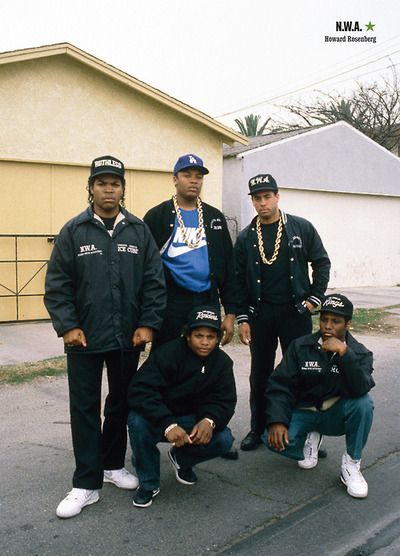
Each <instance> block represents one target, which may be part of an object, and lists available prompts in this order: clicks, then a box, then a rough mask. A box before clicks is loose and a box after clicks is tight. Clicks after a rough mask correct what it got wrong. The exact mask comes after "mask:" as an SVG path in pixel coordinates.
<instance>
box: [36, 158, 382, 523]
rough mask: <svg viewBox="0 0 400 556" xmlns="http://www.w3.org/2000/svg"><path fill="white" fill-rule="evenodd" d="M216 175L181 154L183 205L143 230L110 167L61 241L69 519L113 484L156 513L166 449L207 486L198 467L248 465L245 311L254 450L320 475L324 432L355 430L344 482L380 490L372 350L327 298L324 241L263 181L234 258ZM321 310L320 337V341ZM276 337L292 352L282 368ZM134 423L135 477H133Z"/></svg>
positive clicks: (56, 270)
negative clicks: (229, 462)
mask: <svg viewBox="0 0 400 556" xmlns="http://www.w3.org/2000/svg"><path fill="white" fill-rule="evenodd" d="M208 172H209V171H208V169H207V168H206V167H205V166H204V164H203V161H202V159H201V158H200V157H198V156H196V155H193V154H188V155H183V156H181V157H180V158H179V159H178V160H177V162H176V164H175V167H174V170H173V182H174V186H175V193H174V195H173V196H172V199H170V200H168V201H165V202H163V203H161V204H160V205H158V206H156V207H154V208H152V209H151V210H149V211H148V213H147V214H146V215H145V216H144V219H143V221H142V220H140V219H138V218H136V217H135V216H134V215H132V214H130V213H129V212H128V211H127V210H126V209H125V208H124V194H125V169H124V165H123V163H122V162H121V161H119V160H118V159H116V158H115V157H112V156H109V155H106V156H102V157H98V158H96V159H95V160H94V161H93V162H92V165H91V171H90V176H89V180H88V201H89V207H88V208H87V209H86V210H85V211H84V212H83V213H81V214H80V215H78V216H76V217H75V218H73V219H72V220H70V221H69V222H67V223H66V224H65V226H64V227H63V228H62V230H61V231H60V234H59V236H58V237H57V240H56V243H55V247H54V249H53V253H52V256H51V259H50V261H49V265H48V271H47V276H46V288H45V304H46V307H47V309H48V311H49V313H50V315H51V318H52V321H53V325H54V328H55V330H56V332H57V334H58V335H59V336H61V337H63V340H64V345H65V351H66V353H67V366H68V384H69V395H70V414H71V430H72V441H73V450H74V455H75V462H76V469H75V472H74V475H73V481H72V483H73V488H72V490H71V491H70V492H69V493H68V494H67V496H66V497H65V498H64V499H63V500H62V501H61V503H60V504H59V505H58V507H57V510H56V513H57V515H58V516H59V517H61V518H68V517H72V516H74V515H77V514H78V513H80V511H81V510H82V509H83V508H84V507H85V506H87V505H89V504H92V503H95V502H97V500H98V499H99V490H100V489H101V488H102V484H103V482H109V483H113V484H115V485H116V486H117V487H120V488H125V489H130V490H134V489H136V492H135V494H134V499H133V504H134V505H135V506H137V507H147V506H149V505H150V504H151V503H152V501H153V498H154V496H156V495H157V494H158V493H159V491H160V484H159V480H160V452H159V450H158V448H157V443H158V442H160V441H162V440H164V441H166V442H169V443H170V444H171V448H170V450H169V452H168V458H169V461H170V463H171V465H172V467H173V469H174V472H175V475H176V479H177V481H178V482H180V483H182V484H186V485H193V484H195V483H196V481H197V477H196V475H195V473H194V471H193V467H194V466H195V465H196V464H197V463H200V462H202V461H205V460H208V459H211V458H214V457H218V456H225V457H231V458H232V459H233V458H235V457H236V453H235V451H234V450H232V444H233V437H232V434H231V432H230V430H229V428H228V427H227V425H228V423H229V420H230V419H231V417H232V415H233V413H234V409H235V404H236V390H235V381H234V376H233V362H232V360H231V359H230V357H229V356H228V355H227V354H226V353H224V352H223V351H222V350H221V349H220V347H219V346H220V344H221V345H224V344H227V343H228V342H229V341H230V340H231V339H232V337H233V332H234V321H235V317H236V319H237V323H238V326H239V336H240V340H241V341H242V342H243V343H244V344H246V345H249V346H250V350H251V371H250V409H251V425H250V432H249V433H248V434H247V435H246V437H245V438H244V439H243V440H242V443H241V448H242V450H253V449H255V448H256V447H257V446H258V445H259V444H261V442H262V441H263V440H264V441H265V442H266V443H267V444H268V445H269V447H270V448H271V449H273V450H274V451H276V452H278V453H282V454H283V455H287V456H288V457H291V458H294V459H297V460H298V462H299V465H300V466H301V467H303V468H306V469H308V468H311V467H314V466H315V465H316V464H317V462H318V449H319V446H320V443H321V440H322V436H321V435H322V434H326V435H339V434H345V435H346V447H347V451H346V453H345V454H344V456H343V460H342V481H343V482H344V483H345V484H346V486H347V490H348V492H349V494H351V495H352V496H356V497H365V496H366V495H367V491H368V487H367V485H366V482H365V480H364V478H363V477H362V475H361V472H360V459H361V450H362V448H363V447H364V445H365V443H366V441H367V437H368V433H369V429H370V427H371V424H372V410H373V408H372V402H371V400H370V398H369V396H368V391H369V389H370V388H371V387H372V386H373V384H374V383H373V380H372V377H371V373H372V355H371V353H370V352H369V351H368V350H366V348H364V347H363V346H362V345H361V344H359V343H358V342H356V340H355V339H354V338H353V337H352V336H351V335H350V334H349V332H348V327H349V322H350V320H351V316H352V306H351V303H350V302H349V301H348V300H347V299H346V298H345V297H344V296H340V295H337V296H330V297H328V298H326V299H325V298H324V293H325V290H326V287H327V284H328V280H329V269H330V261H329V258H328V255H327V253H326V251H325V249H324V247H323V244H322V242H321V239H320V237H319V235H318V233H317V232H316V230H315V228H314V227H313V226H312V224H311V223H310V222H308V221H307V220H304V219H302V218H299V217H296V216H291V215H286V214H285V213H284V212H283V211H282V210H280V209H279V207H278V203H279V193H278V187H277V184H276V181H275V180H274V178H273V177H272V176H271V175H269V174H261V175H258V176H255V177H254V178H251V179H250V181H249V190H250V191H249V195H250V196H251V199H252V202H253V205H254V208H255V210H256V212H257V215H256V217H255V218H254V219H253V221H252V222H251V223H250V225H249V226H248V227H247V228H245V229H244V230H243V231H242V232H241V233H240V234H239V237H238V239H237V242H236V244H235V248H233V246H232V242H231V239H230V235H229V231H228V227H227V223H226V220H225V218H224V216H223V214H222V213H221V212H220V211H219V210H217V209H216V208H214V207H212V206H210V205H208V204H206V203H204V202H202V200H201V198H200V193H201V189H202V184H203V179H204V175H206V174H208ZM309 264H311V267H312V272H313V274H312V281H310V279H309V274H308V267H309ZM321 304H322V309H321V311H322V312H321V317H320V328H321V331H320V332H319V333H317V334H315V335H310V333H311V330H312V324H311V312H312V311H313V310H314V309H315V308H317V307H318V306H320V305H321ZM220 305H222V307H223V310H224V318H223V320H222V322H221V320H220V314H219V310H220ZM297 338H300V339H299V340H297ZM278 340H279V342H280V345H281V348H282V353H283V355H284V358H283V361H282V363H281V364H280V365H279V366H278V367H277V369H276V370H275V372H272V371H273V369H274V362H275V353H276V349H277V345H278ZM294 340H295V341H294ZM149 342H151V343H152V348H151V353H150V357H149V358H148V359H147V360H146V362H145V363H144V364H143V365H142V366H141V367H140V369H139V371H137V368H138V364H139V356H140V352H141V351H142V350H143V349H144V347H145V345H146V344H147V343H149ZM104 364H105V366H106V368H107V378H108V394H107V397H106V400H105V405H104V421H103V423H101V381H102V370H103V365H104ZM266 393H267V395H265V394H266ZM128 415H129V416H128ZM127 422H128V428H129V437H130V440H131V444H132V450H133V453H134V459H135V467H136V472H137V475H138V477H136V476H135V475H133V474H132V473H130V472H129V471H127V470H126V469H125V467H124V462H125V454H126V446H127V434H126V426H127ZM349 423H351V424H350V425H349ZM266 427H268V429H267V433H265V430H266Z"/></svg>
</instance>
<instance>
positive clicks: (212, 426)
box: [204, 417, 215, 429]
mask: <svg viewBox="0 0 400 556" xmlns="http://www.w3.org/2000/svg"><path fill="white" fill-rule="evenodd" d="M204 421H208V423H210V425H211V428H212V429H215V423H214V421H213V420H212V419H210V418H209V417H204Z"/></svg>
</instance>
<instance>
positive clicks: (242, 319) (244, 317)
mask: <svg viewBox="0 0 400 556" xmlns="http://www.w3.org/2000/svg"><path fill="white" fill-rule="evenodd" d="M236 322H237V323H238V324H242V323H244V322H249V315H246V314H245V313H242V314H240V315H236Z"/></svg>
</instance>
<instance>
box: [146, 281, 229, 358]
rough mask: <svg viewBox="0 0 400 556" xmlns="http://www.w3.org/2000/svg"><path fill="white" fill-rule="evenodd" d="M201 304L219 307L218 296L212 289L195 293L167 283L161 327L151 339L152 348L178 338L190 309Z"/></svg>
mask: <svg viewBox="0 0 400 556" xmlns="http://www.w3.org/2000/svg"><path fill="white" fill-rule="evenodd" d="M202 304H203V305H215V306H216V307H219V301H218V296H217V295H216V294H213V292H212V290H207V291H205V292H201V293H196V292H191V291H189V290H185V289H184V288H180V287H179V286H177V285H175V284H168V286H167V308H166V310H165V316H164V320H163V324H162V326H161V329H160V330H159V331H158V332H157V334H156V336H155V338H154V340H153V344H152V350H154V349H156V348H157V347H159V346H161V345H162V344H164V343H165V342H169V341H170V340H173V339H174V338H179V336H180V335H181V333H182V328H183V327H184V325H185V324H186V322H187V318H188V314H189V313H190V311H191V310H192V309H193V308H194V307H197V306H198V305H202Z"/></svg>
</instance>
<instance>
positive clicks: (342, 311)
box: [319, 293, 353, 320]
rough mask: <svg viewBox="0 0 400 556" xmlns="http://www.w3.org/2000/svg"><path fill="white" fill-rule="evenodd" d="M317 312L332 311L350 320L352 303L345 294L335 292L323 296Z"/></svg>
mask: <svg viewBox="0 0 400 556" xmlns="http://www.w3.org/2000/svg"><path fill="white" fill-rule="evenodd" d="M319 312H320V313H334V314H335V315H340V316H342V317H346V318H347V319H350V320H351V319H352V318H353V304H352V302H351V301H350V300H349V299H347V297H346V296H344V295H342V294H341V293H335V294H332V295H328V296H327V297H325V301H324V302H323V303H322V305H321V309H320V311H319Z"/></svg>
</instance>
